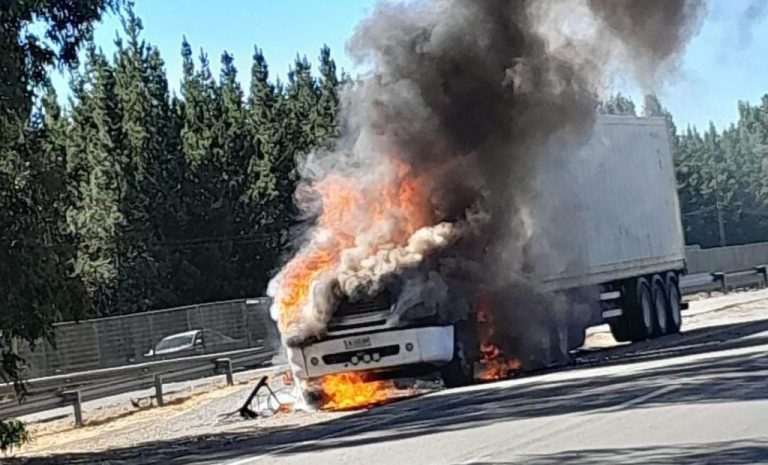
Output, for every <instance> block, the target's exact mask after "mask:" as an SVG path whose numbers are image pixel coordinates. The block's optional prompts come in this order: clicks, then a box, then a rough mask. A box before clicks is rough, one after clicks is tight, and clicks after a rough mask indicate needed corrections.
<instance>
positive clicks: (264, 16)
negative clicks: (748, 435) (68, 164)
mask: <svg viewBox="0 0 768 465" xmlns="http://www.w3.org/2000/svg"><path fill="white" fill-rule="evenodd" d="M640 1H641V0H640ZM763 2H765V4H766V6H765V7H761V8H758V9H757V10H762V9H766V10H768V0H710V11H709V15H708V17H707V18H706V20H705V22H704V23H703V26H702V28H701V30H700V32H699V34H698V35H697V36H696V37H695V38H694V39H693V41H692V42H691V43H690V46H689V48H688V50H687V51H686V53H685V55H684V57H683V60H682V66H681V68H680V71H679V72H678V73H677V75H675V76H673V78H672V79H671V80H670V81H669V82H668V83H667V84H666V85H665V87H663V88H662V89H660V90H659V95H660V97H661V99H662V102H663V103H664V104H665V106H667V107H668V108H669V109H670V110H671V111H672V113H673V115H674V116H675V119H676V121H677V123H678V126H683V127H684V126H686V125H688V124H695V125H697V126H699V127H704V126H706V125H708V124H709V121H710V120H712V121H714V122H715V124H716V125H717V126H718V127H723V126H726V125H728V124H730V123H731V122H733V121H735V120H736V118H737V116H738V112H737V110H736V102H737V101H738V100H749V101H751V102H753V103H757V102H758V101H759V99H760V97H761V96H762V95H763V94H765V93H768V27H766V26H767V25H768V21H767V20H766V18H765V17H764V15H763V14H761V13H762V12H760V11H756V10H755V9H750V8H749V6H750V5H762V4H763ZM374 4H375V0H331V1H327V2H319V1H306V0H269V1H267V0H250V1H248V0H220V1H218V2H212V1H210V0H184V1H174V0H137V1H136V7H135V9H136V12H137V14H138V15H139V17H141V18H142V21H143V23H144V37H145V39H146V40H147V41H148V42H150V43H152V44H153V45H156V46H157V47H159V49H160V51H161V52H162V54H163V58H164V59H165V61H166V66H167V70H168V76H169V79H170V83H171V86H172V88H174V89H178V83H179V79H180V76H181V58H180V55H179V50H180V46H181V40H182V36H186V37H187V40H188V41H189V42H190V44H191V45H192V47H193V49H194V50H196V53H197V51H198V50H199V49H200V48H201V47H202V48H204V49H205V51H206V52H207V53H208V55H209V59H210V61H211V63H212V65H213V69H214V72H218V62H219V57H220V55H221V52H222V51H223V50H228V51H230V52H231V53H233V54H234V56H235V62H236V64H237V66H238V69H239V71H240V76H241V81H242V82H243V85H244V86H246V85H247V81H248V74H249V69H250V64H251V55H252V54H253V46H254V44H258V45H259V47H261V48H262V49H263V50H264V54H265V56H266V58H267V62H268V63H269V65H270V71H271V73H273V76H274V75H275V74H277V75H279V76H281V78H284V77H285V74H286V72H287V70H288V67H289V65H290V63H291V62H292V61H293V59H294V57H295V56H296V54H297V53H299V54H302V55H307V56H308V57H309V58H310V59H311V60H312V61H313V63H314V62H316V58H317V55H318V54H319V49H320V47H321V46H322V45H323V44H328V46H329V47H330V48H331V51H332V54H333V55H334V57H335V59H336V62H337V65H338V66H339V68H344V69H346V70H347V71H351V72H353V74H354V71H355V70H354V69H353V66H352V64H351V62H350V60H349V58H348V57H347V56H346V54H345V52H344V44H345V42H346V40H347V38H348V37H349V36H350V35H351V34H352V33H353V31H354V29H355V26H356V25H357V23H358V22H359V20H360V19H361V18H363V17H365V16H366V15H367V13H369V12H370V11H371V9H372V8H373V6H374ZM749 13H751V16H752V18H751V19H748V17H749V16H750V14H749ZM119 28H120V22H119V20H118V19H117V18H115V17H107V18H105V20H104V21H103V23H101V24H99V25H98V26H97V27H96V41H97V43H99V44H100V45H101V46H102V47H103V48H104V50H105V51H107V52H109V53H111V51H112V49H113V45H112V43H113V40H114V37H115V31H116V30H118V29H119ZM55 83H56V85H57V87H59V88H65V87H66V83H65V77H63V76H57V77H56V78H55ZM625 90H627V89H625ZM628 91H629V93H630V94H631V95H632V96H633V97H634V98H635V101H636V103H637V104H638V106H639V107H641V106H642V99H641V95H640V94H639V93H638V92H634V91H632V89H631V88H629V89H628Z"/></svg>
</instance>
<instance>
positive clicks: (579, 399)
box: [8, 322, 768, 465]
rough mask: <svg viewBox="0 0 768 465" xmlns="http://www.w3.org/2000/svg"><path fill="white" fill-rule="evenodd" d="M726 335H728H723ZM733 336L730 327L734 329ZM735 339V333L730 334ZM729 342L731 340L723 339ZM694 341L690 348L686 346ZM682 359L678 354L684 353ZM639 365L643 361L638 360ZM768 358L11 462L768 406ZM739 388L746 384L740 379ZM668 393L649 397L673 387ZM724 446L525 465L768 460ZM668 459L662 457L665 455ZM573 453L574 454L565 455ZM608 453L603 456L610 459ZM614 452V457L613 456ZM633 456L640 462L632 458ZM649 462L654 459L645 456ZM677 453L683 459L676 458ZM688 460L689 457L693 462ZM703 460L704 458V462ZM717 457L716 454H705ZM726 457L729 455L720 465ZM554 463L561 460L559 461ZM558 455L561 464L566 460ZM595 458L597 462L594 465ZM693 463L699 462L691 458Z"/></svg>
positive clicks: (351, 441) (760, 450)
mask: <svg viewBox="0 0 768 465" xmlns="http://www.w3.org/2000/svg"><path fill="white" fill-rule="evenodd" d="M732 326H733V328H730V329H732V330H733V331H731V332H730V333H733V334H736V333H738V334H739V336H740V337H744V336H750V335H751V336H750V337H749V338H747V339H736V340H731V341H726V340H723V341H722V342H721V343H720V344H719V345H718V348H719V349H726V348H728V349H730V348H739V347H745V346H757V345H762V344H768V335H764V334H758V333H762V332H763V331H766V330H768V322H757V323H752V324H750V325H743V324H742V325H732ZM723 328H724V327H720V329H723ZM726 329H728V328H726ZM726 332H727V331H726ZM723 334H725V333H723ZM683 342H685V341H683ZM710 350H712V347H710V346H709V345H707V344H705V346H702V347H700V348H699V349H696V347H690V348H687V349H685V350H684V351H683V352H682V353H685V354H688V353H697V352H707V351H710ZM675 355H679V353H676V354H675ZM630 361H633V362H634V361H637V360H634V359H631V360H630ZM766 369H768V354H764V355H762V356H760V354H758V357H754V354H752V355H750V356H749V357H747V356H743V355H731V356H720V357H718V358H699V359H696V360H694V361H690V362H687V363H678V364H674V365H669V366H662V367H658V366H655V367H653V368H649V369H647V370H643V371H633V372H631V373H627V372H622V371H621V370H615V371H612V372H609V373H608V374H606V373H603V374H601V375H600V376H594V377H580V378H577V379H567V378H566V379H561V380H557V381H549V382H546V383H536V379H535V377H534V376H532V377H530V381H531V382H530V383H527V384H522V385H518V386H513V387H510V386H507V385H505V384H504V383H495V384H489V385H486V386H481V387H477V388H475V389H474V390H472V391H470V392H467V391H462V390H455V391H443V392H441V393H439V394H438V395H433V396H426V397H421V398H415V399H411V400H408V401H405V402H400V403H394V404H389V405H386V406H383V407H379V408H376V409H373V410H370V411H367V412H361V413H358V414H354V415H350V416H347V417H343V418H339V419H336V420H332V421H327V422H324V423H320V424H315V425H311V426H307V427H292V428H283V429H276V430H273V431H264V430H260V429H259V428H258V426H256V427H254V429H253V431H252V432H249V431H244V432H237V433H221V434H213V435H205V436H196V437H187V438H181V439H175V440H167V441H156V442H149V443H144V444H140V445H137V446H135V447H130V448H124V449H115V450H110V451H108V452H95V453H80V454H62V455H54V456H49V457H36V458H29V459H13V460H8V463H10V464H29V465H43V464H54V463H56V464H58V463H68V464H69V463H71V464H92V463H110V464H154V463H158V464H160V463H163V464H172V465H185V464H192V463H195V464H201V463H222V462H226V461H227V460H232V459H235V458H240V457H247V456H259V455H264V454H272V455H280V454H284V453H285V454H296V453H301V452H316V451H322V450H330V449H337V448H347V447H357V446H366V445H372V444H382V443H392V442H395V441H400V440H404V439H409V438H418V437H422V436H426V435H431V434H438V433H443V432H450V431H461V430H465V429H470V428H476V427H483V426H487V425H492V424H495V423H499V422H504V421H515V420H522V419H531V418H539V417H556V416H559V415H567V414H576V413H595V412H598V413H599V412H605V413H608V412H611V411H615V410H619V409H644V408H651V407H657V406H664V405H676V404H689V405H695V404H706V403H710V404H711V403H720V402H733V401H748V400H762V399H766V398H768V389H766V384H765V375H764V373H765V370H766ZM735 380H737V381H735ZM670 386H672V388H669V389H668V390H665V391H664V392H663V394H661V395H655V396H653V395H652V396H651V397H650V398H648V399H646V400H644V401H643V402H638V403H632V400H633V399H638V398H644V397H645V396H648V395H649V394H652V393H654V392H656V391H659V390H660V389H661V388H662V387H670ZM722 446H723V447H720V448H715V449H712V448H709V447H708V448H702V447H701V446H698V445H697V446H696V447H695V450H693V449H694V446H691V447H690V448H689V447H681V448H677V449H676V448H671V449H670V450H669V451H668V452H667V454H669V456H671V457H677V459H676V460H672V461H661V462H659V461H657V460H656V459H657V458H658V457H663V456H664V455H658V456H656V455H649V454H656V453H657V452H658V449H656V448H654V449H653V450H650V449H648V450H646V449H637V450H635V451H627V450H618V449H617V450H595V451H579V452H572V453H570V454H571V456H568V455H562V454H561V456H558V455H555V456H546V457H537V456H531V457H527V458H526V459H525V460H527V461H524V462H523V463H533V464H548V463H563V462H565V463H584V464H592V463H612V462H618V461H620V462H622V463H707V462H712V463H754V462H755V460H754V458H755V457H756V456H758V455H759V456H760V457H763V458H765V453H766V444H765V443H738V444H737V443H734V444H732V445H727V444H724V445H722ZM658 453H659V454H662V453H661V452H658ZM563 454H568V453H563ZM601 454H602V455H601ZM611 454H615V455H611ZM632 454H634V456H635V457H638V458H637V459H636V460H635V459H634V458H632ZM643 454H645V455H643ZM674 454H677V456H675V455H674ZM686 454H687V455H686ZM695 454H699V455H695ZM706 454H710V455H711V457H710V455H706ZM718 454H731V455H725V457H726V459H725V460H720V459H719V458H718V457H720V456H721V455H718ZM553 457H554V458H553ZM558 457H559V458H558ZM595 457H598V458H597V459H595ZM687 457H691V458H687ZM633 460H635V461H633Z"/></svg>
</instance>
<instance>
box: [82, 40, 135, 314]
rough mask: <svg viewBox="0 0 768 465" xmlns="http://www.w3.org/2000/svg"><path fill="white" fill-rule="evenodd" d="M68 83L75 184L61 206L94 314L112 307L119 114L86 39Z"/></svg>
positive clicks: (119, 221)
mask: <svg viewBox="0 0 768 465" xmlns="http://www.w3.org/2000/svg"><path fill="white" fill-rule="evenodd" d="M80 79H82V82H79V83H77V82H76V83H73V88H74V89H75V95H76V97H77V98H78V102H77V105H75V106H74V107H73V110H72V127H71V130H70V137H69V139H68V143H67V171H68V173H69V177H70V178H71V179H73V181H74V182H75V185H74V186H73V187H74V189H76V199H75V203H74V206H73V207H72V208H70V209H69V210H68V212H67V223H68V226H69V231H70V234H72V235H73V236H74V237H75V241H76V244H77V258H76V260H75V272H76V275H77V276H78V277H79V278H80V279H81V280H82V282H83V283H84V285H85V287H86V289H87V291H88V293H89V295H90V297H91V301H92V303H93V305H94V308H95V309H96V310H97V312H98V313H100V314H110V313H112V312H114V309H115V306H116V305H117V304H118V302H117V279H118V275H119V267H120V252H121V250H120V248H119V241H120V237H119V231H120V228H121V227H122V226H123V225H125V216H124V215H123V212H122V211H121V209H120V206H121V205H120V199H121V198H122V195H123V193H124V192H125V190H126V186H125V179H124V176H123V173H122V170H123V165H124V164H123V163H122V160H121V158H122V157H123V156H124V155H123V154H122V153H120V151H119V150H118V149H119V148H120V147H121V146H122V138H123V132H122V128H121V127H120V122H121V119H122V117H121V115H120V109H119V107H118V104H117V97H116V95H115V77H114V70H113V69H112V67H111V66H110V64H109V63H108V62H107V59H106V58H105V57H104V55H103V54H102V53H101V52H100V51H98V50H96V48H95V45H93V44H92V43H91V44H89V46H88V53H87V62H86V65H85V75H84V76H82V77H81V78H80Z"/></svg>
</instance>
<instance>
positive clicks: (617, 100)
mask: <svg viewBox="0 0 768 465" xmlns="http://www.w3.org/2000/svg"><path fill="white" fill-rule="evenodd" d="M598 111H599V112H600V113H603V114H607V115H629V116H637V112H636V111H635V102H633V101H632V99H631V98H629V97H626V96H624V95H622V94H621V92H618V93H616V94H614V95H612V96H611V98H609V99H608V100H607V101H605V102H603V103H601V104H600V107H599V108H598Z"/></svg>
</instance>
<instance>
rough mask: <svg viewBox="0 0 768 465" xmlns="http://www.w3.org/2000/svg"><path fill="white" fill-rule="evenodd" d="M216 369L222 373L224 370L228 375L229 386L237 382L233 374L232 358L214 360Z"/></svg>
mask: <svg viewBox="0 0 768 465" xmlns="http://www.w3.org/2000/svg"><path fill="white" fill-rule="evenodd" d="M213 365H214V370H215V371H216V372H217V373H221V372H222V371H224V374H225V375H227V386H232V385H234V384H235V378H234V376H233V375H232V360H230V359H228V358H217V359H216V360H214V361H213Z"/></svg>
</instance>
